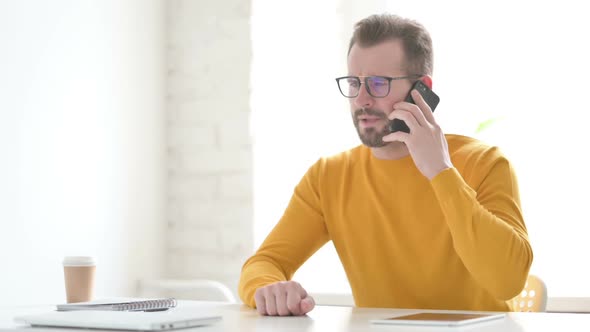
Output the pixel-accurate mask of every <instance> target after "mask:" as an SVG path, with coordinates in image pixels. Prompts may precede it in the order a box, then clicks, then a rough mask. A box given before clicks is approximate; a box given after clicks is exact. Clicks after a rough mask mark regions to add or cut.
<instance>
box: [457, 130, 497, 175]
mask: <svg viewBox="0 0 590 332" xmlns="http://www.w3.org/2000/svg"><path fill="white" fill-rule="evenodd" d="M445 137H446V139H447V143H448V146H449V155H450V156H451V160H452V161H453V164H455V166H461V165H463V166H472V167H475V166H476V165H478V166H479V167H481V166H484V165H486V164H487V165H493V164H495V163H497V162H498V161H501V160H504V161H507V158H506V156H505V155H504V154H503V153H502V151H501V150H500V148H498V147H497V146H494V145H490V144H488V143H485V142H483V141H481V140H478V139H477V138H473V137H469V136H463V135H456V134H446V135H445ZM459 168H460V169H462V168H463V167H459Z"/></svg>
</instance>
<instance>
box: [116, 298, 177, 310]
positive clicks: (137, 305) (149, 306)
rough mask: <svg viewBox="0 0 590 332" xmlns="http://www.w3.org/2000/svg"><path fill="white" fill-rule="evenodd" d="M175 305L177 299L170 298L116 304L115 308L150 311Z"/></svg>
mask: <svg viewBox="0 0 590 332" xmlns="http://www.w3.org/2000/svg"><path fill="white" fill-rule="evenodd" d="M174 307H176V300H175V299H173V298H169V299H157V300H145V301H135V302H128V303H121V304H116V305H114V308H113V309H114V310H118V311H150V310H162V309H168V308H174Z"/></svg>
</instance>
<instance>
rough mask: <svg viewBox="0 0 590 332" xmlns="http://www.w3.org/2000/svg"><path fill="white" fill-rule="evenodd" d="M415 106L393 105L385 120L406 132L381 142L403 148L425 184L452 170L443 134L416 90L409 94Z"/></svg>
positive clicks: (397, 133)
mask: <svg viewBox="0 0 590 332" xmlns="http://www.w3.org/2000/svg"><path fill="white" fill-rule="evenodd" d="M410 93H411V96H412V98H413V99H414V101H415V102H416V103H415V104H412V103H409V102H406V101H403V102H399V103H396V104H394V105H393V112H391V113H390V114H389V119H390V120H392V121H393V120H394V119H399V120H403V121H404V122H405V123H406V124H407V126H408V128H409V132H404V131H396V132H393V133H391V134H389V135H387V136H385V137H383V141H384V142H396V141H397V142H403V143H405V144H406V146H407V148H408V151H409V152H410V155H411V156H412V159H413V160H414V164H415V165H416V167H417V168H418V169H419V170H420V172H421V173H422V174H423V175H424V176H426V177H427V178H428V179H429V180H432V179H433V178H434V177H435V176H436V175H437V174H438V173H440V172H442V171H443V170H445V169H447V168H451V167H453V164H452V163H451V157H450V156H449V147H448V145H447V140H446V138H445V135H444V133H443V132H442V130H441V128H440V126H439V125H438V124H437V123H436V121H435V120H434V115H433V114H432V109H431V108H430V106H429V105H428V104H427V103H426V101H425V100H424V98H423V97H422V95H421V94H420V93H419V92H418V90H416V89H412V90H411V91H410Z"/></svg>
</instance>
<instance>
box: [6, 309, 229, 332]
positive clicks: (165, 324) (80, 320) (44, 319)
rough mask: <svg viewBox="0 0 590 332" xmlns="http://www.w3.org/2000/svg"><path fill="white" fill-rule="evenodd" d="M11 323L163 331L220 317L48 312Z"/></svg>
mask: <svg viewBox="0 0 590 332" xmlns="http://www.w3.org/2000/svg"><path fill="white" fill-rule="evenodd" d="M14 320H15V321H16V322H18V323H25V324H28V325H31V326H48V327H72V328H91V329H108V330H133V331H166V330H174V329H181V328H189V327H197V326H203V325H209V324H213V323H215V322H217V321H220V320H221V316H217V315H214V314H210V313H204V312H199V311H198V309H196V308H192V309H191V310H186V309H185V310H180V308H175V309H170V310H166V311H157V312H143V311H139V312H128V311H90V310H83V311H52V312H47V313H42V314H33V315H23V316H17V317H15V318H14Z"/></svg>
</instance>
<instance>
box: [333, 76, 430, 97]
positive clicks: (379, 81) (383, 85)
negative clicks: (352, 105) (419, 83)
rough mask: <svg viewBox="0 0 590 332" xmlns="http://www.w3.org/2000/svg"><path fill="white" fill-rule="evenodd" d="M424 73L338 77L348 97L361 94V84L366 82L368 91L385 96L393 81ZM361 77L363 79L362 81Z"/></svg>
mask: <svg viewBox="0 0 590 332" xmlns="http://www.w3.org/2000/svg"><path fill="white" fill-rule="evenodd" d="M422 76H423V75H409V76H400V77H388V76H342V77H338V78H336V82H337V83H338V88H339V89H340V93H342V95H343V96H344V97H346V98H356V96H358V95H359V91H360V89H361V84H363V83H364V84H365V88H366V89H367V92H368V93H369V94H370V95H371V96H372V97H375V98H383V97H386V96H387V95H388V94H389V91H390V90H391V81H396V80H405V79H417V78H420V77H422ZM361 79H363V80H362V81H361Z"/></svg>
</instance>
